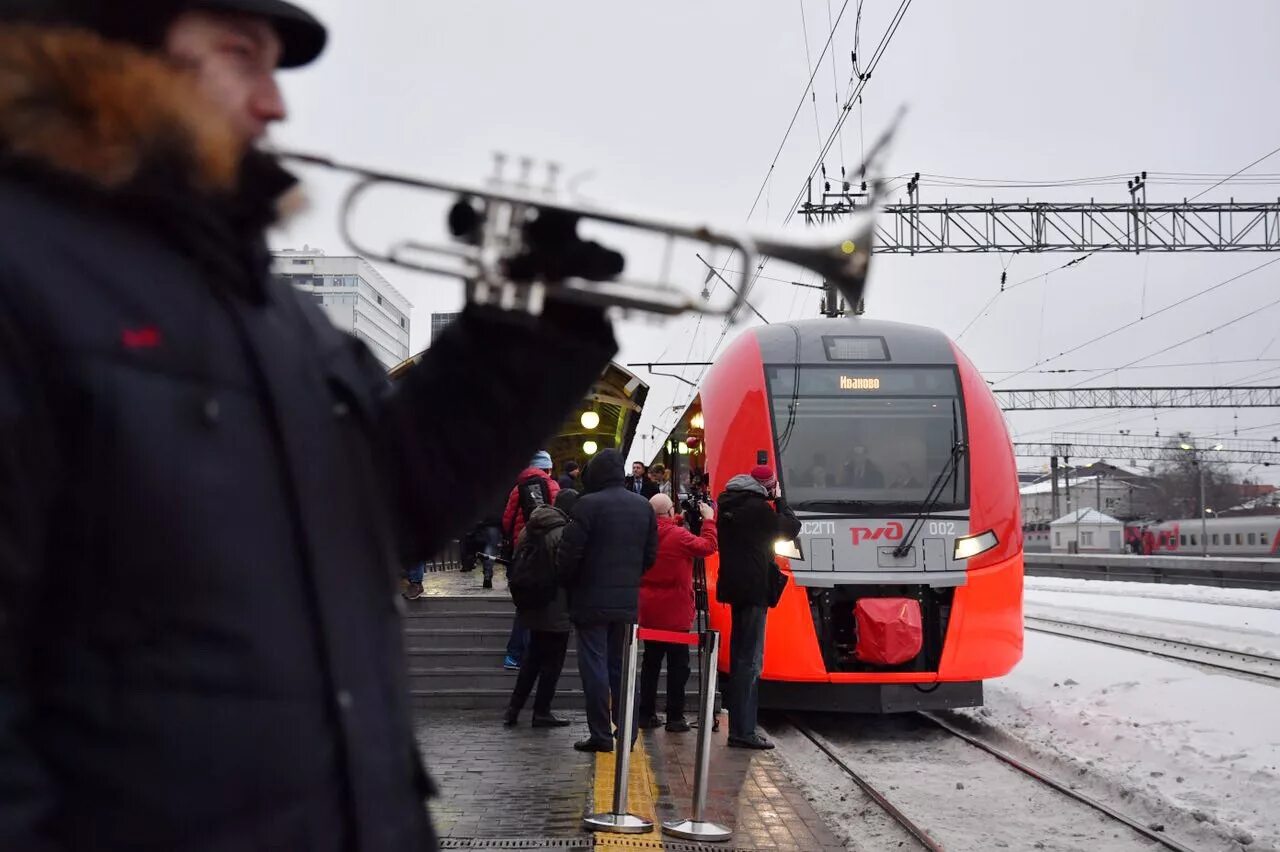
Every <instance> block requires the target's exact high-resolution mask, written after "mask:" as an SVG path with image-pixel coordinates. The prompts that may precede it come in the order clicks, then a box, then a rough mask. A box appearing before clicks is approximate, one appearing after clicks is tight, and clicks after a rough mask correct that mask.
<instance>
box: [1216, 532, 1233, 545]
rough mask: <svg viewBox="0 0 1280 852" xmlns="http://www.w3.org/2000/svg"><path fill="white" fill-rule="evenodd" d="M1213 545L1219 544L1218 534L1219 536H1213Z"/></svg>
mask: <svg viewBox="0 0 1280 852" xmlns="http://www.w3.org/2000/svg"><path fill="white" fill-rule="evenodd" d="M1213 543H1214V544H1217V543H1218V534H1217V533H1214V534H1213ZM1227 543H1228V544H1230V543H1231V542H1227Z"/></svg>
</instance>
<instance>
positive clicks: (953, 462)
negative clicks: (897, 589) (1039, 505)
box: [893, 402, 968, 559]
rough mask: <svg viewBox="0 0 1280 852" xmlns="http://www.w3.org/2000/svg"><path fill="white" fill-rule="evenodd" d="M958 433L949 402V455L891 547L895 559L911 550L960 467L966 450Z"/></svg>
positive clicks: (954, 415) (958, 429) (952, 404)
mask: <svg viewBox="0 0 1280 852" xmlns="http://www.w3.org/2000/svg"><path fill="white" fill-rule="evenodd" d="M959 435H960V428H959V424H958V423H957V422H956V404H955V402H952V403H951V440H952V441H953V443H952V444H951V456H950V457H949V458H948V459H947V463H946V464H945V465H943V466H942V470H940V471H938V475H937V476H936V477H935V478H934V480H933V485H930V486H929V494H928V496H926V497H925V498H924V503H923V504H922V505H921V506H920V511H919V512H918V513H916V516H915V518H913V519H912V521H911V526H910V527H909V528H908V529H907V534H906V535H905V536H903V537H902V541H901V542H899V544H898V546H897V547H895V548H894V549H893V555H894V557H895V558H897V559H901V558H902V557H904V556H906V555H907V554H908V553H910V552H911V546H912V545H913V544H915V543H916V536H918V535H919V534H920V530H922V529H924V520H925V518H927V517H928V516H929V513H930V512H932V511H933V510H934V509H935V508H936V507H937V505H938V504H939V503H940V502H941V501H942V492H943V490H944V489H946V487H947V483H948V482H949V481H950V480H951V477H952V476H954V475H955V473H956V471H957V470H959V468H960V458H961V457H962V456H963V455H964V454H965V452H966V451H967V450H968V447H967V446H966V445H965V444H964V442H963V441H960V440H958V438H959Z"/></svg>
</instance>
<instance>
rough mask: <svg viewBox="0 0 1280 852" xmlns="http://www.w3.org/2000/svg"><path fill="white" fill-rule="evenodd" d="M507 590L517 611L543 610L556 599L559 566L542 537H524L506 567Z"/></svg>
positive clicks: (526, 535) (527, 535)
mask: <svg viewBox="0 0 1280 852" xmlns="http://www.w3.org/2000/svg"><path fill="white" fill-rule="evenodd" d="M507 589H508V591H510V592H511V600H512V602H513V603H514V604H515V605H516V609H541V608H542V607H544V606H546V605H547V604H549V603H551V602H552V601H553V600H555V597H556V566H555V564H554V563H553V562H552V558H551V553H550V552H549V551H548V548H547V543H546V541H545V539H544V537H543V536H533V535H529V534H528V533H526V534H525V536H524V544H522V545H520V548H519V549H518V550H517V551H516V553H515V556H514V557H512V560H511V565H510V566H509V567H508V568H507Z"/></svg>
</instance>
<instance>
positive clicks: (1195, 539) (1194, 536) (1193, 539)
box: [1191, 533, 1200, 547]
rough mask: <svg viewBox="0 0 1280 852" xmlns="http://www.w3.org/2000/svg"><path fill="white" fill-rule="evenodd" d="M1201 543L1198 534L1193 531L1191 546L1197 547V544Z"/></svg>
mask: <svg viewBox="0 0 1280 852" xmlns="http://www.w3.org/2000/svg"><path fill="white" fill-rule="evenodd" d="M1199 543H1200V542H1199V541H1198V540H1197V538H1196V534H1195V533H1192V534H1191V546H1192V547H1195V546H1196V545H1197V544H1199Z"/></svg>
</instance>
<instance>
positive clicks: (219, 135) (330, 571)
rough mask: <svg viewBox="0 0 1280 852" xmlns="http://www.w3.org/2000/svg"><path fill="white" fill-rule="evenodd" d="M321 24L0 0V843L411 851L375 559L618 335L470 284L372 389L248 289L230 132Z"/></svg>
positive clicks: (535, 422) (337, 340) (591, 315)
mask: <svg viewBox="0 0 1280 852" xmlns="http://www.w3.org/2000/svg"><path fill="white" fill-rule="evenodd" d="M18 24H24V26H18ZM324 40H325V30H324V28H323V27H322V26H321V25H320V24H319V23H318V22H317V21H316V20H315V19H314V18H312V17H311V16H310V15H308V14H307V13H305V12H303V11H302V10H301V9H298V8H297V7H295V6H291V5H289V4H287V3H284V2H281V0H198V2H197V0H190V1H189V2H187V1H186V0H139V2H130V3H102V2H90V0H45V2H29V0H0V233H3V234H4V238H3V239H2V240H0V269H3V274H0V849H6V850H7V849H15V850H16V849H21V850H44V849H55V848H56V849H60V850H77V849H200V850H202V852H222V851H223V850H225V851H226V852H231V850H243V849H307V850H313V852H337V850H348V849H360V850H364V852H391V850H396V852H399V851H400V850H424V849H433V848H435V847H436V841H435V838H434V835H433V833H432V829H431V825H430V818H429V814H428V811H427V810H426V809H425V808H424V806H423V802H424V799H425V798H426V796H427V794H428V792H429V789H430V783H429V781H428V778H427V775H426V773H425V772H424V769H423V766H422V764H421V760H420V757H419V755H418V750H417V745H416V743H415V739H414V732H413V726H412V720H411V716H410V712H409V689H408V683H407V677H406V672H405V663H404V650H403V645H402V636H401V626H402V625H401V619H400V615H399V612H398V607H402V606H403V604H402V603H401V601H402V598H401V597H400V596H399V594H397V582H398V575H399V571H400V567H401V566H402V565H404V564H409V563H412V562H415V561H422V560H425V559H427V558H429V557H431V556H432V555H433V554H434V553H435V552H437V551H438V550H440V549H441V548H442V546H443V545H444V544H445V543H446V542H447V541H449V540H451V539H452V538H453V537H455V536H456V535H457V534H458V533H459V532H461V531H463V530H464V529H465V528H466V527H467V526H468V525H469V524H471V523H472V522H473V521H474V520H475V519H476V517H477V516H478V515H479V513H480V511H481V510H482V508H484V502H485V500H487V499H488V498H492V497H493V495H494V494H496V493H497V492H498V491H499V490H500V489H501V487H502V485H503V483H504V482H506V481H508V480H509V478H510V476H511V475H512V474H513V473H514V472H515V471H516V470H518V469H519V467H520V465H521V464H523V463H524V462H525V461H526V460H527V459H528V458H529V454H530V453H532V452H533V451H534V450H535V449H537V445H538V442H539V441H541V440H542V439H543V438H545V437H546V436H547V435H549V434H552V433H554V432H555V430H556V429H557V427H559V426H560V424H561V423H563V421H564V416H565V414H566V413H567V412H568V411H570V410H571V409H572V407H573V406H574V404H575V403H577V402H578V401H579V400H580V399H581V398H582V396H583V395H584V394H585V393H586V391H587V390H588V389H589V387H590V386H591V384H592V382H593V381H594V380H595V379H596V378H597V376H598V375H599V374H600V371H601V369H602V368H603V367H604V366H605V364H606V363H607V362H608V359H609V357H610V356H611V355H612V353H613V352H614V350H615V344H614V340H613V337H612V333H611V331H610V329H609V326H608V323H607V321H606V320H605V319H604V317H603V314H602V313H601V312H600V311H596V310H586V309H580V308H572V307H569V306H567V305H565V304H564V303H560V302H551V303H548V305H547V309H546V311H545V312H544V313H543V314H542V316H541V317H540V318H538V319H536V320H533V319H524V318H516V317H514V316H510V315H507V314H504V313H501V312H498V311H495V310H485V309H480V308H476V307H474V306H472V307H468V308H467V309H466V310H464V311H463V315H462V316H461V318H459V320H458V321H457V322H456V323H454V324H453V325H451V326H450V328H449V329H448V330H447V331H446V332H445V333H444V334H443V335H442V336H441V337H440V339H439V340H438V341H437V342H436V343H435V344H434V345H433V346H432V347H431V350H430V351H429V352H427V353H426V355H425V356H424V357H423V359H422V361H421V363H420V364H418V365H416V366H414V367H412V368H410V369H409V370H408V371H407V373H406V374H405V376H404V377H403V379H402V380H401V381H399V382H398V383H397V384H396V385H395V386H391V385H390V384H389V382H388V381H387V378H386V374H385V372H384V370H383V369H382V367H381V366H380V365H379V364H378V363H377V361H376V360H375V359H374V358H373V356H372V354H371V353H370V352H369V351H368V349H367V348H366V347H365V345H364V344H363V343H360V342H359V341H357V340H356V339H355V338H353V337H350V336H348V335H346V334H343V333H340V332H339V331H337V330H336V329H335V328H334V327H333V325H332V324H331V323H330V322H329V320H328V319H327V318H326V317H325V315H324V314H323V312H322V311H321V310H320V308H319V306H318V305H317V304H316V303H315V301H314V300H313V299H312V297H310V296H309V295H306V294H301V293H299V292H297V291H296V290H295V289H294V288H293V287H291V286H289V285H288V284H286V283H277V282H273V281H272V279H271V277H270V275H269V262H270V254H269V252H268V251H267V246H266V243H265V240H264V235H263V232H264V228H265V227H266V226H267V225H268V224H269V223H270V222H272V221H273V219H274V218H275V217H276V215H277V212H276V211H277V202H278V201H279V200H280V198H281V195H282V193H284V192H285V191H286V190H287V189H288V188H289V187H291V186H292V185H293V184H294V183H295V181H294V179H293V178H292V177H291V176H290V175H289V174H288V173H287V172H285V171H284V170H283V169H282V168H281V166H280V165H279V163H277V162H276V160H275V159H274V158H272V157H271V156H269V155H267V154H266V153H264V152H262V151H261V150H259V149H258V147H257V144H256V143H257V141H258V140H259V139H260V138H262V135H263V131H264V129H265V128H266V126H267V125H269V124H270V123H271V122H272V121H275V120H278V119H280V118H282V117H283V114H284V107H283V103H282V101H281V99H280V93H279V90H278V88H277V87H276V81H275V72H276V69H277V68H278V67H287V66H297V65H302V64H305V63H306V62H308V61H310V60H311V59H312V58H314V57H315V56H316V55H317V54H318V53H319V52H320V50H321V48H322V47H323V44H324ZM535 387H536V388H537V389H538V392H537V393H536V394H530V393H529V389H530V388H535ZM478 450H479V451H478Z"/></svg>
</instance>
